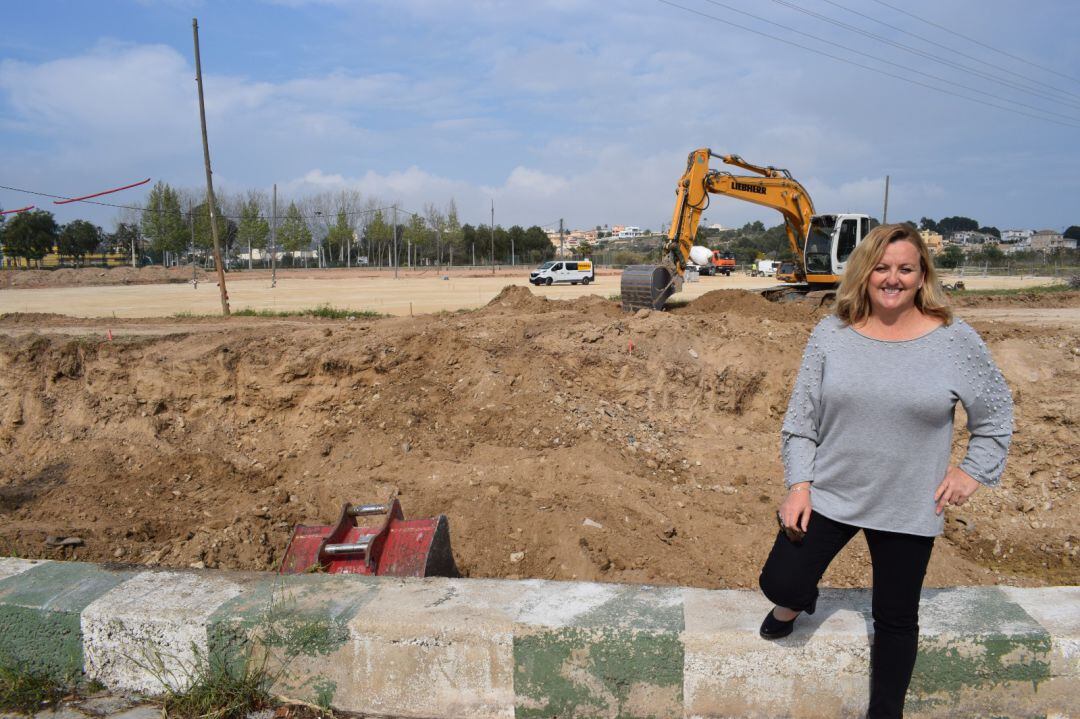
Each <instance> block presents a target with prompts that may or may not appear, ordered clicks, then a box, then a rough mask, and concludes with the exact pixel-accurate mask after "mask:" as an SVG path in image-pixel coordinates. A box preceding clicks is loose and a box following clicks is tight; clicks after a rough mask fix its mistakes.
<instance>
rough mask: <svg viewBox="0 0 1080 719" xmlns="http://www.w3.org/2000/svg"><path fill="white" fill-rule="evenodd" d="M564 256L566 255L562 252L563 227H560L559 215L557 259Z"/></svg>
mask: <svg viewBox="0 0 1080 719" xmlns="http://www.w3.org/2000/svg"><path fill="white" fill-rule="evenodd" d="M565 256H566V253H565V252H563V227H562V218H561V217H560V218H559V259H562V258H563V257H565Z"/></svg>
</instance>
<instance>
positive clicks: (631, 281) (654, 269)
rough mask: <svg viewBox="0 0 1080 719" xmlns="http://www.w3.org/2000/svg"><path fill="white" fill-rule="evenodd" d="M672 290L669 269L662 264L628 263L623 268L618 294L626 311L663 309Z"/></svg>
mask: <svg viewBox="0 0 1080 719" xmlns="http://www.w3.org/2000/svg"><path fill="white" fill-rule="evenodd" d="M673 292H675V283H674V282H673V278H672V274H671V270H670V269H668V268H667V267H665V266H663V265H629V266H628V267H627V268H626V269H624V270H623V273H622V283H621V284H620V286H619V294H620V295H621V298H622V308H623V309H624V310H626V311H627V312H635V311H637V310H640V309H649V310H660V309H663V308H664V302H666V301H667V298H668V297H670V296H671V295H672V293H673Z"/></svg>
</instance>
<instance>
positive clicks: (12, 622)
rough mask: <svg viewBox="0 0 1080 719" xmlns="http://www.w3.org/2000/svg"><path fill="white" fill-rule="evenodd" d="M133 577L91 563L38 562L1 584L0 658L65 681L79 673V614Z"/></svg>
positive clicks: (81, 641) (1, 581)
mask: <svg viewBox="0 0 1080 719" xmlns="http://www.w3.org/2000/svg"><path fill="white" fill-rule="evenodd" d="M132 575H133V573H132V572H123V571H109V570H106V569H103V568H101V567H99V566H97V565H94V564H80V563H76V562H40V563H37V564H35V565H34V566H32V567H29V568H26V569H25V570H24V571H21V572H19V573H17V574H12V575H9V576H7V577H5V578H4V579H0V654H3V655H5V656H6V657H7V658H8V659H9V660H13V661H16V662H18V663H20V664H21V665H22V666H24V667H26V668H27V669H29V670H30V671H33V672H41V673H45V674H49V675H51V676H54V677H57V678H60V679H66V678H69V677H73V676H77V675H79V674H81V672H82V671H83V634H82V628H81V615H82V612H83V610H84V609H85V608H86V607H87V605H89V604H90V603H91V602H93V601H94V600H95V599H97V598H99V597H100V596H102V595H103V594H105V593H106V592H108V591H109V590H111V589H113V588H114V587H116V586H117V585H119V584H121V583H122V582H124V581H125V580H127V579H128V578H130V577H131V576H132Z"/></svg>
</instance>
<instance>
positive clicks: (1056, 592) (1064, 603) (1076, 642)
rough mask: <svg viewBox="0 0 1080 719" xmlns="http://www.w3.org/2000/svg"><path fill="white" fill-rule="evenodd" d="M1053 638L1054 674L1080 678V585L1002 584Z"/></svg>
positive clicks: (1004, 589) (1006, 591) (1014, 599)
mask: <svg viewBox="0 0 1080 719" xmlns="http://www.w3.org/2000/svg"><path fill="white" fill-rule="evenodd" d="M1001 591H1002V592H1004V593H1005V595H1006V596H1007V597H1009V599H1010V600H1012V601H1013V602H1015V603H1016V604H1018V605H1019V606H1020V607H1021V608H1023V610H1024V611H1025V612H1027V613H1028V614H1029V615H1030V616H1031V617H1032V618H1033V619H1035V621H1037V622H1038V623H1039V624H1040V625H1041V626H1042V627H1043V629H1045V630H1046V631H1047V632H1048V633H1049V634H1050V637H1051V656H1050V673H1051V675H1052V676H1054V677H1074V678H1080V587H1043V588H1039V589H1019V588H1017V587H1002V588H1001Z"/></svg>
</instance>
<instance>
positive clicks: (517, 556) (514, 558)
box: [510, 552, 525, 564]
mask: <svg viewBox="0 0 1080 719" xmlns="http://www.w3.org/2000/svg"><path fill="white" fill-rule="evenodd" d="M523 559H525V552H511V553H510V563H511V564H517V563H518V562H520V561H521V560H523Z"/></svg>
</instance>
